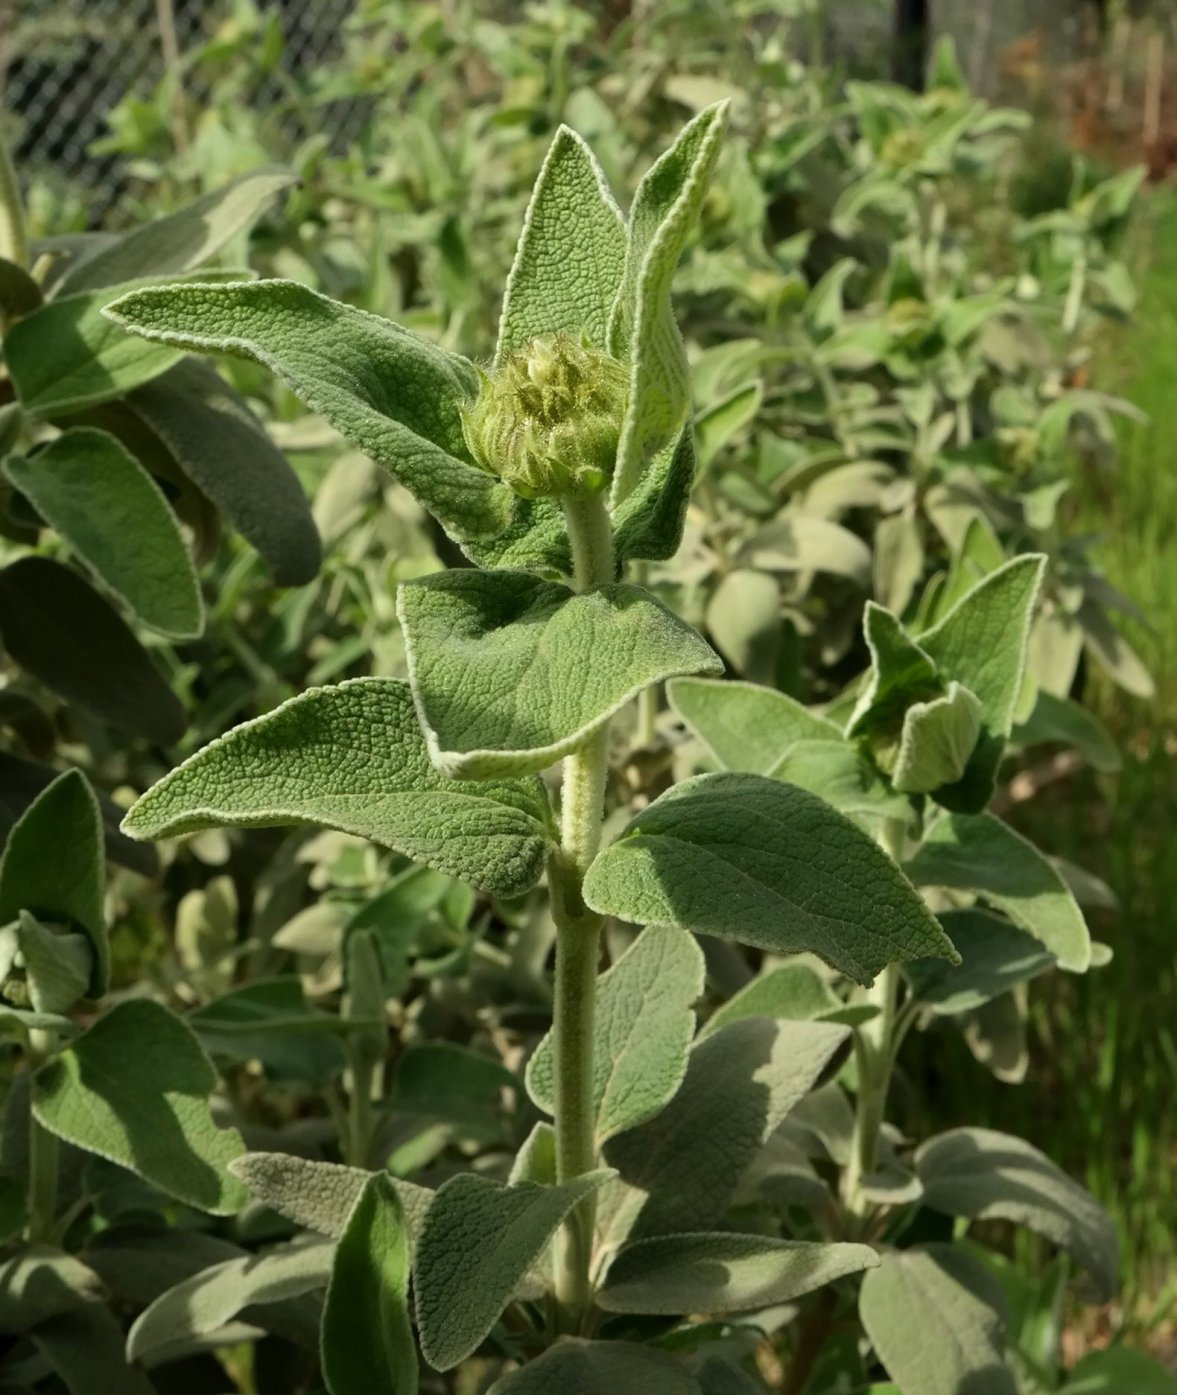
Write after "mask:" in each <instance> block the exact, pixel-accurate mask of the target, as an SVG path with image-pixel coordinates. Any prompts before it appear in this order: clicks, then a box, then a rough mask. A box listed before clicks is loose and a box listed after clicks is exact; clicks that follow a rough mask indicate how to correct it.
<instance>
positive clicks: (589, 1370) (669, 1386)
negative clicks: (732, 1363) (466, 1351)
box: [487, 1337, 700, 1395]
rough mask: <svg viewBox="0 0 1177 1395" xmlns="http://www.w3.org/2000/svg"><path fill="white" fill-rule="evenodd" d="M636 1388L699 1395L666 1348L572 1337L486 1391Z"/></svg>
mask: <svg viewBox="0 0 1177 1395" xmlns="http://www.w3.org/2000/svg"><path fill="white" fill-rule="evenodd" d="M639 1390H640V1391H641V1395H700V1391H699V1386H698V1385H697V1384H696V1382H695V1381H694V1380H693V1379H692V1377H691V1376H689V1375H688V1374H687V1372H686V1371H684V1370H683V1368H682V1367H681V1366H680V1365H678V1363H677V1362H676V1361H675V1360H674V1358H673V1357H671V1356H668V1355H667V1354H666V1353H665V1352H662V1351H658V1350H656V1349H655V1348H653V1347H642V1346H637V1345H636V1344H635V1343H631V1342H585V1341H581V1340H580V1339H579V1338H576V1337H571V1338H566V1339H565V1340H563V1341H561V1342H558V1343H557V1344H556V1345H555V1346H553V1347H549V1348H548V1350H547V1351H545V1352H544V1353H543V1355H542V1356H539V1357H537V1358H536V1359H535V1360H534V1361H529V1362H528V1363H527V1365H526V1366H524V1367H523V1368H522V1370H519V1371H514V1372H512V1373H511V1374H510V1375H506V1376H503V1377H502V1379H501V1380H497V1381H495V1383H494V1385H492V1386H491V1388H490V1390H489V1391H488V1392H487V1395H553V1392H555V1391H559V1392H560V1395H620V1392H623V1391H624V1392H626V1395H629V1392H631V1391H632V1392H634V1395H636V1392H638V1391H639Z"/></svg>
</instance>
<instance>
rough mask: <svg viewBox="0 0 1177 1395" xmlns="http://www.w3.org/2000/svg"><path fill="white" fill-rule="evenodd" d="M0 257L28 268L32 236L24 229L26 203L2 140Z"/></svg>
mask: <svg viewBox="0 0 1177 1395" xmlns="http://www.w3.org/2000/svg"><path fill="white" fill-rule="evenodd" d="M0 257H4V258H5V259H6V260H7V261H10V262H15V263H16V264H17V266H19V267H22V268H27V267H28V264H29V240H28V234H27V233H26V232H25V206H24V201H23V200H22V198H21V196H20V182H19V181H18V179H17V177H16V170H15V169H14V168H13V165H12V156H11V155H10V154H9V153H8V147H7V146H6V145H5V144H4V142H3V141H0Z"/></svg>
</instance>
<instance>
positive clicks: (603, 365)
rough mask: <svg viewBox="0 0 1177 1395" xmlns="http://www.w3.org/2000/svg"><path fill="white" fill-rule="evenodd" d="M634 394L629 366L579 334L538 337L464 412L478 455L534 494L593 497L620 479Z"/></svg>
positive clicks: (508, 481) (506, 480)
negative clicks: (617, 469) (616, 472)
mask: <svg viewBox="0 0 1177 1395" xmlns="http://www.w3.org/2000/svg"><path fill="white" fill-rule="evenodd" d="M628 394H629V372H628V370H627V369H626V367H625V365H624V364H621V363H618V361H617V360H616V359H615V358H610V357H609V355H608V354H606V353H604V352H602V351H601V350H600V349H592V348H590V347H589V346H588V345H587V344H585V343H583V342H582V341H580V340H578V339H575V338H573V336H572V335H571V334H554V335H552V336H551V337H550V338H543V339H532V340H529V341H528V343H527V344H525V345H524V346H523V348H522V349H520V350H519V351H518V352H517V353H514V354H512V355H511V356H510V358H508V359H507V360H506V362H505V363H504V364H503V366H502V367H501V368H500V369H499V370H498V372H497V373H495V374H494V376H493V377H486V378H485V379H484V381H483V385H482V391H481V392H480V393H479V395H478V400H477V401H476V402H475V403H474V404H473V406H471V407H468V408H466V409H464V410H463V413H462V429H463V432H464V434H465V437H466V444H467V446H469V448H470V453H471V455H473V457H474V459H475V460H476V461H477V462H478V464H479V465H481V466H482V468H483V469H484V470H489V471H490V472H491V474H494V475H498V476H499V478H500V479H502V480H503V481H504V483H506V484H509V485H510V486H511V488H512V489H513V490H514V491H515V492H516V494H521V495H523V497H524V498H527V499H541V498H546V497H553V498H561V499H585V498H588V497H589V496H590V495H592V494H597V493H599V492H600V491H601V490H602V489H604V488H605V486H606V485H607V484H608V483H609V481H610V479H611V478H612V477H613V466H614V463H615V461H616V458H617V443H618V440H619V439H620V436H621V422H622V418H623V417H624V415H625V404H626V399H627V397H628Z"/></svg>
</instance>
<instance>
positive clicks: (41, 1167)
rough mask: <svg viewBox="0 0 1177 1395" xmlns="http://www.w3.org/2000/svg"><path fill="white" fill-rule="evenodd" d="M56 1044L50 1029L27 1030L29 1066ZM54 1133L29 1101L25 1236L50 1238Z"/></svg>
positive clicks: (53, 1213) (53, 1204)
mask: <svg viewBox="0 0 1177 1395" xmlns="http://www.w3.org/2000/svg"><path fill="white" fill-rule="evenodd" d="M56 1048H57V1037H56V1035H55V1034H54V1033H53V1032H47V1031H41V1030H35V1031H33V1032H31V1033H30V1034H29V1057H28V1067H29V1070H30V1071H32V1070H35V1069H36V1068H37V1066H39V1065H40V1064H41V1063H42V1061H45V1060H47V1059H48V1058H49V1057H50V1056H52V1054H53V1052H54V1051H55V1050H56ZM58 1152H59V1145H58V1141H57V1135H56V1134H52V1133H50V1132H49V1130H48V1129H46V1128H43V1127H42V1125H41V1124H40V1123H39V1122H38V1120H37V1117H36V1115H35V1114H34V1113H33V1110H32V1103H31V1101H30V1105H29V1239H30V1240H39V1241H42V1242H47V1241H50V1240H52V1239H53V1234H54V1224H55V1222H56V1220H57V1162H58Z"/></svg>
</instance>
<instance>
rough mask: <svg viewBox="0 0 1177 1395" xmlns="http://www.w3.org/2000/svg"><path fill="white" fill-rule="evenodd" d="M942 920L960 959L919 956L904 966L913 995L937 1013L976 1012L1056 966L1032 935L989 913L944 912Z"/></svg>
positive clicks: (978, 911)
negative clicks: (955, 960) (984, 1004)
mask: <svg viewBox="0 0 1177 1395" xmlns="http://www.w3.org/2000/svg"><path fill="white" fill-rule="evenodd" d="M939 920H940V924H941V925H942V926H943V927H944V931H945V933H946V934H947V936H948V938H949V939H950V940H951V941H952V943H953V944H954V945H955V946H956V950H957V953H958V954H959V955H960V959H961V962H960V963H959V964H947V963H945V962H944V960H942V959H919V960H916V961H915V963H912V964H908V965H907V967H906V974H907V978H908V981H909V983H910V984H911V986H912V991H913V992H914V994H915V996H916V997H917V998H918V999H919V1000H920V1002H921V1003H925V1004H927V1006H928V1007H930V1008H931V1009H932V1011H933V1012H935V1013H940V1014H943V1015H946V1016H953V1015H955V1014H956V1013H961V1012H972V1011H974V1010H975V1009H976V1008H979V1007H980V1006H981V1005H982V1004H983V1003H987V1002H989V1001H990V999H992V998H996V997H999V996H1000V995H1001V994H1002V993H1008V992H1009V991H1010V989H1012V988H1014V987H1016V986H1017V985H1018V984H1019V983H1026V982H1027V981H1028V980H1030V979H1032V978H1037V976H1038V975H1039V974H1041V973H1045V972H1046V970H1047V969H1052V968H1053V967H1054V965H1055V962H1056V961H1055V957H1054V955H1053V954H1051V953H1050V951H1049V950H1048V949H1046V948H1045V947H1044V946H1043V945H1042V943H1041V942H1040V941H1039V940H1036V939H1035V938H1034V936H1033V935H1029V934H1027V933H1026V931H1025V930H1021V929H1019V928H1018V926H1016V925H1012V924H1011V923H1010V922H1009V921H1008V920H1003V919H1001V918H1000V917H998V916H995V915H990V914H989V913H988V912H987V911H982V910H974V909H971V908H970V909H969V910H963V911H942V912H941V914H940V917H939Z"/></svg>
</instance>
